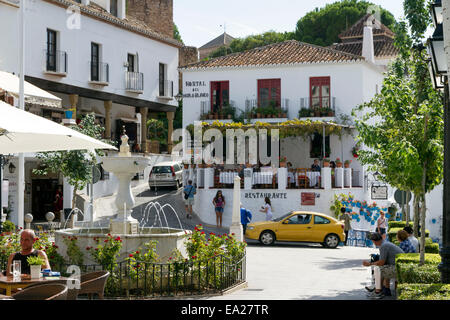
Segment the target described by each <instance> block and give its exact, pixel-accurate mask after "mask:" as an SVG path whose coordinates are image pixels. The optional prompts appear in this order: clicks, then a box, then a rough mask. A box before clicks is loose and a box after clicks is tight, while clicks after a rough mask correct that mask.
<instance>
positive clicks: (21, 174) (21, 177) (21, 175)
mask: <svg viewBox="0 0 450 320" xmlns="http://www.w3.org/2000/svg"><path fill="white" fill-rule="evenodd" d="M24 15H25V0H22V1H21V2H20V44H19V46H20V50H19V65H20V82H19V108H20V109H22V110H25V100H24V99H25V94H24V92H25V16H24ZM17 169H18V181H17V192H18V197H17V226H18V227H22V228H23V226H24V205H25V204H24V201H25V157H24V154H23V153H19V167H18V168H17Z"/></svg>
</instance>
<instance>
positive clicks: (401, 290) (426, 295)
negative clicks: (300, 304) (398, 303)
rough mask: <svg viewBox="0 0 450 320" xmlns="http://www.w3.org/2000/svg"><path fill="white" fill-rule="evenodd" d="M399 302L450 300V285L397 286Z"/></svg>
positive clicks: (404, 284)
mask: <svg viewBox="0 0 450 320" xmlns="http://www.w3.org/2000/svg"><path fill="white" fill-rule="evenodd" d="M397 299H398V300H450V284H442V283H434V284H415V283H414V284H411V283H403V284H399V285H398V286H397Z"/></svg>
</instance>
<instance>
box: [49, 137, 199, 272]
mask: <svg viewBox="0 0 450 320" xmlns="http://www.w3.org/2000/svg"><path fill="white" fill-rule="evenodd" d="M121 140H122V144H121V146H120V152H119V154H118V156H116V157H113V156H107V157H103V158H102V162H103V163H102V166H103V168H104V169H105V170H106V171H109V172H112V173H113V174H114V176H116V177H117V179H118V180H119V188H118V191H117V195H116V198H115V205H116V207H117V212H114V213H112V214H111V215H109V216H107V217H106V219H105V217H103V218H102V219H98V220H95V219H94V217H93V218H92V221H81V222H80V223H76V226H75V227H74V228H69V229H63V230H59V231H56V232H55V242H56V243H57V245H58V246H59V247H60V250H59V251H60V253H61V254H63V255H64V254H65V253H66V249H67V246H66V244H65V243H64V237H69V236H76V237H77V239H78V246H79V247H80V249H81V251H83V252H85V254H84V263H88V264H89V263H94V261H92V258H91V257H90V255H88V254H87V251H86V250H84V248H86V247H89V246H93V247H95V246H96V242H95V241H94V238H97V239H100V240H104V239H106V238H107V235H108V234H111V235H112V236H114V237H116V236H120V238H121V239H122V249H121V252H120V257H119V261H122V260H124V259H125V258H126V257H127V256H128V254H129V253H130V252H133V251H136V250H138V248H139V247H143V245H144V244H145V243H147V242H150V241H152V240H156V241H158V244H157V246H156V250H157V253H158V255H159V257H160V258H161V259H162V260H164V259H165V258H168V257H169V256H170V255H171V254H172V252H173V250H174V249H178V250H179V251H180V252H181V254H182V255H184V256H186V250H185V248H184V242H185V241H186V239H187V238H188V237H189V235H190V234H191V233H192V232H191V231H190V230H184V229H183V228H182V225H181V222H180V219H179V218H178V214H177V213H176V211H175V209H174V208H173V207H172V206H171V205H169V204H165V205H163V206H161V205H160V204H159V203H158V202H155V203H153V202H152V203H149V204H147V206H146V208H145V210H144V213H143V215H142V219H141V221H138V220H136V219H134V218H133V217H132V216H131V212H132V210H133V207H134V205H135V200H134V197H133V194H132V191H131V179H132V178H133V177H134V175H135V174H136V173H137V172H139V171H142V170H144V169H145V168H146V167H147V166H148V165H149V164H150V159H149V158H145V157H141V156H132V155H131V153H130V147H129V145H128V136H127V135H126V134H125V130H124V134H123V135H122V136H121ZM152 209H154V210H155V211H156V212H155V219H154V223H153V225H152V226H150V227H148V226H147V224H148V221H149V218H150V216H151V210H152ZM166 209H170V212H168V213H170V214H174V215H175V217H176V218H177V220H178V224H179V228H171V227H169V225H168V223H167V215H166V212H165V210H166ZM161 213H162V216H163V218H164V221H165V226H164V223H163V220H162V219H161ZM115 215H117V216H116V217H115V218H114V216H115ZM93 216H94V215H93ZM157 221H159V225H157ZM65 257H66V258H67V256H65Z"/></svg>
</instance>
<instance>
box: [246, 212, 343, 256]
mask: <svg viewBox="0 0 450 320" xmlns="http://www.w3.org/2000/svg"><path fill="white" fill-rule="evenodd" d="M245 237H246V238H248V239H253V240H259V241H260V242H261V243H262V244H264V245H272V244H273V243H274V242H275V240H277V241H299V242H317V243H320V244H322V245H323V246H325V247H328V248H336V247H337V246H338V245H339V242H341V241H344V240H345V233H344V223H342V222H340V221H338V220H336V219H335V218H332V217H330V216H328V215H326V214H323V213H318V212H309V211H292V212H290V213H288V214H286V215H284V216H281V217H279V218H276V219H272V220H271V221H262V222H254V223H249V224H248V225H247V230H246V231H245Z"/></svg>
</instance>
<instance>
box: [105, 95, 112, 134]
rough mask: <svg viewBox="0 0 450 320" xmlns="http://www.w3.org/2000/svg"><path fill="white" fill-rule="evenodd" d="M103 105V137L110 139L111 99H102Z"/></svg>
mask: <svg viewBox="0 0 450 320" xmlns="http://www.w3.org/2000/svg"><path fill="white" fill-rule="evenodd" d="M103 105H104V107H105V139H111V108H112V101H111V100H108V101H104V102H103Z"/></svg>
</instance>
